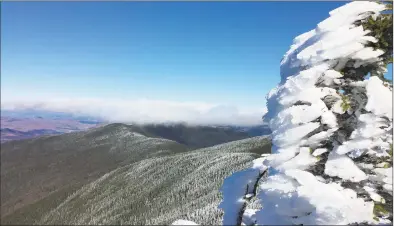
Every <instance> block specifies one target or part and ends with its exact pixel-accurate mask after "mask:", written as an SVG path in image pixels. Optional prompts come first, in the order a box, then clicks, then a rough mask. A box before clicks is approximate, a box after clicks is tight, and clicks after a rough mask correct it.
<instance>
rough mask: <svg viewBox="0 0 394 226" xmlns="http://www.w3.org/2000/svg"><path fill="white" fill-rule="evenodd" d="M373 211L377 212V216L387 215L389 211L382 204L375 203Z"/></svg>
mask: <svg viewBox="0 0 394 226" xmlns="http://www.w3.org/2000/svg"><path fill="white" fill-rule="evenodd" d="M373 213H374V214H375V216H385V215H386V214H388V213H389V212H388V211H387V210H386V209H385V208H384V206H383V205H382V204H379V203H375V205H374V207H373Z"/></svg>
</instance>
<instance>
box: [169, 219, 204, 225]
mask: <svg viewBox="0 0 394 226" xmlns="http://www.w3.org/2000/svg"><path fill="white" fill-rule="evenodd" d="M171 225H198V224H196V223H194V222H193V221H188V220H176V221H174V223H172V224H171Z"/></svg>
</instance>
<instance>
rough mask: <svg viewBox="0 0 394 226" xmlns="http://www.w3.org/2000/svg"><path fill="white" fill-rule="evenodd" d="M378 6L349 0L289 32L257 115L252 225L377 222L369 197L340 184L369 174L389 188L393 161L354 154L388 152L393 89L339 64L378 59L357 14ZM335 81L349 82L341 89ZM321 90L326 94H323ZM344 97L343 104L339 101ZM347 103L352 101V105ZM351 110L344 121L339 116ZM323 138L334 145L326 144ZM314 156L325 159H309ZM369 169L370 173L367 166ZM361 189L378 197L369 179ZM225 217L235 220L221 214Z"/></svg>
mask: <svg viewBox="0 0 394 226" xmlns="http://www.w3.org/2000/svg"><path fill="white" fill-rule="evenodd" d="M384 9H385V6H384V5H382V4H379V3H376V2H366V1H352V2H350V3H348V4H346V5H344V6H342V7H339V8H337V9H335V10H333V11H331V12H330V17H328V18H327V19H325V20H324V21H322V22H320V23H319V24H318V25H317V27H316V28H315V29H313V30H311V31H309V32H306V33H304V34H302V35H299V36H298V37H296V38H295V39H294V41H293V45H292V46H291V47H290V50H289V51H288V52H287V53H286V54H285V55H284V57H283V59H282V61H281V66H280V71H281V72H280V74H281V81H280V83H279V84H278V86H277V87H275V88H274V89H272V90H271V91H270V92H269V93H268V95H267V109H268V112H267V113H265V115H264V120H265V121H267V122H268V123H269V126H270V128H271V130H272V154H271V155H270V156H267V157H266V158H265V159H262V158H259V159H257V160H255V161H254V164H253V167H252V168H251V169H253V170H256V169H263V170H266V169H268V176H267V178H265V179H264V181H263V182H262V183H260V184H259V189H258V194H257V196H256V198H257V199H258V200H260V202H261V205H262V208H261V209H260V210H258V211H257V212H253V213H248V214H244V216H245V217H247V218H248V219H255V220H256V223H257V224H258V225H280V224H285V225H292V224H296V225H300V224H301V225H308V224H312V225H316V224H325V225H334V224H335V225H337V224H353V223H361V222H364V223H365V222H367V223H372V222H375V223H376V221H375V220H374V214H373V208H374V203H373V201H366V200H368V199H366V200H364V198H363V197H361V196H359V194H358V193H357V192H359V191H357V192H356V191H355V190H352V189H350V188H344V187H342V186H341V185H340V184H341V182H346V181H349V182H356V183H357V182H364V181H366V180H368V182H372V181H373V182H374V183H375V182H379V183H381V185H382V186H383V188H384V189H385V190H386V191H391V190H392V188H391V187H390V186H389V185H391V186H392V168H388V169H386V168H375V166H374V165H373V164H366V163H357V164H356V163H355V162H354V161H353V159H355V158H357V157H360V156H361V155H376V156H388V153H387V152H388V150H389V148H390V147H389V145H388V144H389V143H391V142H392V135H391V133H392V91H391V90H390V89H389V88H388V87H386V86H385V84H384V83H383V82H382V81H381V80H380V79H379V78H378V77H371V78H370V79H369V80H365V81H357V82H354V81H352V80H353V79H352V78H348V77H344V75H343V74H342V73H340V71H341V70H342V69H343V68H344V67H345V66H349V65H348V64H347V63H348V62H349V61H353V62H355V63H354V66H353V67H355V68H357V67H360V66H362V65H365V64H370V63H371V62H378V63H377V64H380V63H379V62H380V61H381V58H380V57H381V55H382V54H384V52H383V51H382V50H379V49H376V50H374V49H373V48H370V47H367V46H366V44H368V43H369V42H377V39H376V38H375V37H372V36H370V35H371V34H370V31H368V30H364V29H363V26H362V25H360V24H359V23H356V22H359V21H360V20H364V19H366V18H368V17H370V16H371V15H372V16H376V15H378V14H379V13H380V11H382V10H384ZM381 71H383V70H381ZM338 85H345V86H349V87H352V88H353V90H352V92H351V93H348V92H347V91H346V90H345V89H343V88H341V87H340V86H338ZM360 93H361V94H364V93H365V94H366V98H364V97H363V98H361V97H359V96H361V94H360ZM327 96H329V97H330V98H327V99H324V98H325V97H327ZM348 96H351V97H354V98H355V99H351V98H349V97H348ZM345 97H346V99H345ZM357 98H358V99H357ZM323 100H324V101H323ZM354 100H355V102H351V101H354ZM343 101H346V105H349V106H350V108H348V109H344V107H343V104H344V103H343ZM325 102H326V103H325ZM348 102H349V103H348ZM354 103H357V105H351V104H354ZM365 103H366V106H365V107H364V104H365ZM354 107H355V109H353V108H354ZM357 107H359V109H357ZM363 108H364V109H363ZM361 110H366V111H364V112H363V111H361ZM353 113H354V118H350V119H351V120H349V122H350V123H352V124H351V126H348V125H347V124H344V123H343V122H344V120H345V119H346V118H347V116H349V115H350V114H353ZM343 114H346V115H343ZM341 115H343V116H341ZM344 118H345V119H344ZM353 122H354V123H353ZM348 127H349V128H348ZM339 129H341V131H339ZM345 129H346V130H349V129H352V130H353V131H349V132H348V131H346V132H344V130H345ZM342 133H347V134H345V135H343V134H342ZM348 134H349V135H350V138H348V136H347V135H348ZM342 138H344V139H345V140H343V139H342ZM327 141H328V143H329V144H331V145H332V146H333V148H329V149H328V148H327V146H326V142H327ZM328 147H329V146H328ZM313 149H315V151H314V152H313V153H311V151H312V150H313ZM326 152H328V153H329V154H328V159H322V160H320V158H319V156H320V155H322V154H323V153H326ZM318 161H319V163H321V164H324V165H319V166H316V163H317V162H318ZM324 161H326V162H324ZM311 166H316V167H324V174H325V176H329V177H331V179H332V180H333V181H335V182H332V180H331V179H327V180H325V179H324V178H325V177H324V178H323V177H322V175H314V174H319V173H320V171H321V170H320V169H322V168H320V169H319V168H316V169H317V170H310V169H311ZM364 170H365V172H364ZM309 171H310V172H313V174H312V173H310V172H309ZM371 171H373V172H374V174H376V175H371V174H367V173H366V172H371ZM246 176H247V175H246ZM246 183H248V182H246ZM243 184H245V183H243ZM233 186H234V187H233V188H232V189H233V192H236V191H237V190H238V189H240V191H239V192H238V193H239V194H238V193H237V195H236V196H234V197H241V196H242V195H244V194H243V193H242V192H244V191H245V188H244V187H242V186H243V185H242V183H241V184H239V185H233ZM364 189H365V190H366V191H367V192H368V194H369V196H371V198H372V199H373V200H375V201H376V200H378V201H379V202H383V200H382V198H381V197H380V195H379V194H377V192H376V191H375V190H374V188H373V187H372V186H369V187H368V186H366V187H364ZM241 191H242V192H241ZM358 197H359V198H358ZM236 200H239V199H236V198H233V201H232V202H235V201H236ZM234 214H236V211H235V212H234ZM235 216H236V215H234V216H233V217H235ZM380 220H381V219H380ZM231 222H232V223H234V222H235V221H226V222H224V221H223V223H224V224H231Z"/></svg>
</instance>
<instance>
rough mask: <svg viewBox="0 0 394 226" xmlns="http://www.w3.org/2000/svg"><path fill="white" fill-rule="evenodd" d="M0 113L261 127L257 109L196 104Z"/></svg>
mask: <svg viewBox="0 0 394 226" xmlns="http://www.w3.org/2000/svg"><path fill="white" fill-rule="evenodd" d="M1 108H2V109H3V110H22V109H35V110H46V111H57V112H67V113H73V114H79V115H88V116H92V117H100V118H103V119H105V120H108V121H111V122H124V123H172V122H183V123H188V124H194V125H258V124H262V115H263V114H264V113H265V111H266V110H265V108H264V105H263V104H262V107H261V108H254V109H253V108H249V109H241V108H238V107H235V106H229V105H214V104H207V103H198V102H172V101H158V100H146V99H142V100H119V99H107V100H103V99H48V100H29V101H26V100H23V101H21V100H12V101H10V100H8V101H7V100H4V101H3V100H2V101H1Z"/></svg>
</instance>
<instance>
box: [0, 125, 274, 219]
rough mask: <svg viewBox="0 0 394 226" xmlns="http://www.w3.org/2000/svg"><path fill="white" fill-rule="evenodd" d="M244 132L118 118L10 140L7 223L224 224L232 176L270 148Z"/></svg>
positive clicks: (5, 170) (5, 150) (5, 174)
mask: <svg viewBox="0 0 394 226" xmlns="http://www.w3.org/2000/svg"><path fill="white" fill-rule="evenodd" d="M242 130H243V129H242V128H229V127H227V128H222V127H202V126H201V127H190V126H186V125H181V124H179V125H172V126H170V125H144V126H137V125H125V124H121V123H115V124H109V125H104V126H99V127H96V128H91V129H88V130H86V131H80V132H72V133H66V134H61V135H55V136H42V137H37V138H32V139H25V140H14V141H9V142H5V143H3V144H1V200H2V201H1V223H2V224H32V223H34V224H40V225H42V224H63V225H65V224H67V225H70V224H85V225H86V224H161V225H163V224H170V223H171V222H173V221H174V220H176V219H180V218H181V219H189V220H193V221H196V222H201V223H202V224H220V222H221V217H222V214H223V212H222V211H221V210H220V209H217V206H218V204H219V203H220V201H221V194H220V191H219V188H220V186H221V185H222V183H223V180H224V178H225V177H227V176H229V175H230V174H231V173H232V172H234V171H237V170H241V169H244V168H246V167H248V164H250V163H251V161H252V160H253V159H255V158H257V157H259V156H260V154H262V153H268V152H270V140H269V138H268V137H266V136H257V137H253V138H250V137H249V138H248V136H250V134H248V133H247V132H246V131H242ZM234 140H236V141H234ZM208 146H209V147H208ZM201 147H205V148H201Z"/></svg>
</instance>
